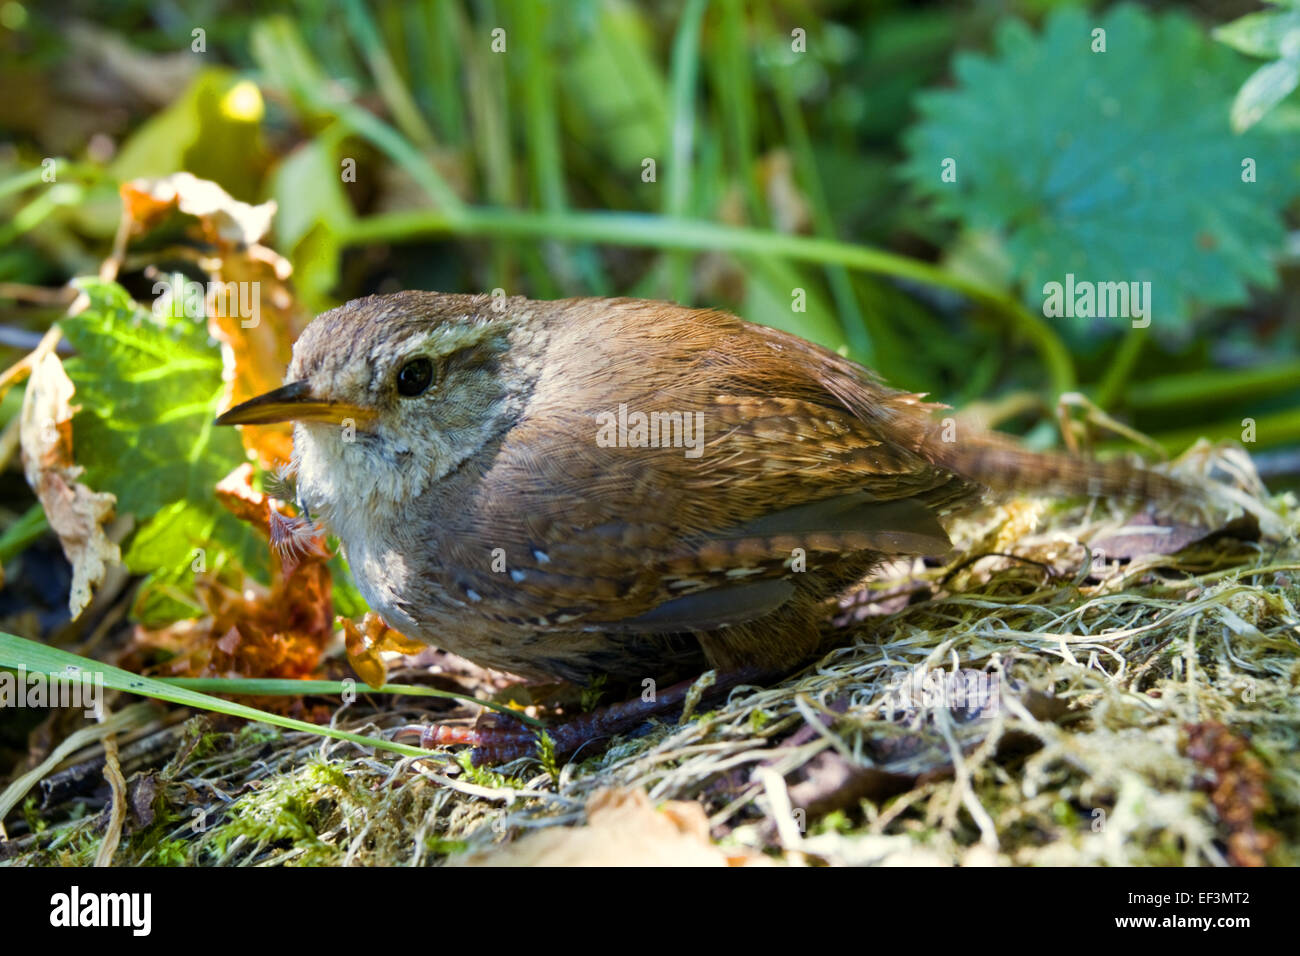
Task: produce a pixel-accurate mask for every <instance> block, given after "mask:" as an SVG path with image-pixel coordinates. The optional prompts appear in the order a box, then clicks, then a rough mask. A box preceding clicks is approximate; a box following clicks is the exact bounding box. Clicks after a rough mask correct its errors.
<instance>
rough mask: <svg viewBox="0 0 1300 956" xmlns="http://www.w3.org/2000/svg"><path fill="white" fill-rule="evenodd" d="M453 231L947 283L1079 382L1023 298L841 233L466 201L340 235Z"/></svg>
mask: <svg viewBox="0 0 1300 956" xmlns="http://www.w3.org/2000/svg"><path fill="white" fill-rule="evenodd" d="M448 235H451V236H494V237H511V238H553V239H564V240H578V241H587V242H604V243H609V244H611V245H623V246H648V247H651V248H658V249H675V250H688V251H695V252H733V253H750V254H754V255H760V256H778V257H783V258H787V259H795V260H799V261H802V262H815V263H819V264H821V265H827V264H830V265H842V266H846V267H847V268H850V269H857V270H860V271H862V272H870V273H875V274H878V275H886V276H893V277H895V278H898V279H912V280H915V281H917V282H922V283H925V284H927V285H937V286H942V287H944V288H948V289H953V290H954V291H956V292H960V293H961V294H963V295H965V296H967V297H969V298H970V299H972V300H974V301H976V302H978V303H980V304H984V305H988V306H989V307H990V308H991V309H992V310H993V311H994V313H996V314H997V315H999V316H1001V317H1002V318H1003V319H1004V320H1005V321H1006V322H1007V323H1008V325H1010V326H1011V328H1012V329H1013V330H1014V332H1016V333H1017V334H1020V335H1022V336H1024V338H1025V339H1026V340H1027V341H1028V342H1029V343H1030V344H1031V345H1032V346H1033V347H1034V348H1035V349H1037V350H1038V352H1039V354H1040V356H1041V357H1042V360H1043V365H1044V367H1045V369H1046V371H1047V375H1048V378H1049V381H1050V383H1051V387H1052V389H1053V392H1054V396H1055V395H1059V394H1060V393H1061V392H1068V391H1070V390H1072V389H1073V388H1074V387H1075V381H1076V379H1075V371H1074V361H1073V359H1071V357H1070V353H1069V351H1068V350H1067V349H1066V347H1065V344H1064V343H1063V342H1062V341H1061V339H1060V338H1059V337H1058V336H1057V334H1056V333H1055V332H1054V331H1053V330H1052V328H1051V327H1050V326H1048V325H1047V323H1045V322H1044V321H1043V320H1042V318H1041V317H1040V316H1037V315H1035V314H1034V313H1032V312H1030V311H1029V310H1028V309H1026V308H1025V307H1024V305H1022V304H1021V303H1020V302H1019V301H1017V300H1016V299H1014V298H1012V297H1010V296H1007V295H1004V294H1002V293H1000V292H998V291H996V290H993V289H989V288H987V287H985V286H982V285H980V284H978V283H975V282H972V281H970V280H968V279H965V278H962V277H961V276H957V275H953V274H951V273H949V272H947V271H945V270H943V269H941V268H939V267H938V266H933V265H930V264H929V263H925V262H919V261H917V260H915V259H909V258H908V257H906V256H900V255H895V254H893V253H889V252H882V251H881V250H879V249H873V248H870V247H868V246H859V245H854V244H852V243H848V242H842V241H839V240H835V239H825V238H820V237H812V236H794V235H787V234H784V233H776V232H770V231H766V230H759V229H742V228H738V227H734V226H724V225H719V224H717V223H712V222H703V221H699V220H689V219H688V220H680V219H669V218H667V217H663V216H654V215H648V214H643V213H608V212H578V211H572V212H567V213H564V214H563V215H556V214H551V213H534V212H528V211H522V210H515V209H493V208H485V207H467V208H466V210H465V213H464V215H463V216H461V217H456V218H454V219H453V218H452V217H449V216H445V215H441V214H438V213H430V212H412V213H387V214H383V215H378V216H370V217H367V218H365V219H361V220H358V221H357V222H356V223H354V224H353V225H352V226H351V227H350V228H349V229H348V230H346V231H345V232H344V233H342V234H341V236H340V241H341V242H343V243H344V244H345V245H347V244H363V243H369V242H395V241H401V240H412V239H421V238H427V237H429V236H448ZM1054 396H1053V397H1054Z"/></svg>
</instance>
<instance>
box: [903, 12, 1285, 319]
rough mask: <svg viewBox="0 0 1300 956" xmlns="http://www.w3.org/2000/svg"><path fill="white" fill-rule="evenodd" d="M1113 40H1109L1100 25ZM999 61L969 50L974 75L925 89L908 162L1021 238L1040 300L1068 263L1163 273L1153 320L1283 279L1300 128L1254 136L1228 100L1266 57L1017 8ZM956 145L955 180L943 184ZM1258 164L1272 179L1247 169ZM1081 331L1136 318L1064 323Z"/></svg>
mask: <svg viewBox="0 0 1300 956" xmlns="http://www.w3.org/2000/svg"><path fill="white" fill-rule="evenodd" d="M1098 27H1100V28H1101V29H1103V30H1104V31H1105V34H1104V36H1105V42H1106V50H1105V52H1093V49H1092V47H1093V44H1094V42H1095V37H1096V36H1097V35H1096V34H1094V30H1096V29H1097V28H1098ZM996 47H997V50H996V53H995V55H994V56H992V57H983V56H971V55H966V56H961V57H959V58H958V59H957V60H956V62H955V64H954V72H955V74H956V77H957V80H958V87H957V88H956V89H953V90H945V91H942V92H932V93H928V94H924V95H923V96H921V97H920V98H919V99H918V106H919V108H920V112H921V114H922V117H923V119H922V121H921V123H920V124H919V125H918V126H916V127H915V128H914V129H913V130H912V131H911V132H910V133H909V135H908V137H907V143H908V151H909V154H910V155H909V160H908V163H907V166H906V174H907V176H908V177H909V178H910V179H911V181H912V183H913V184H914V186H915V188H916V189H917V190H918V191H919V192H920V193H922V194H924V195H927V196H930V197H932V198H933V199H934V200H935V205H936V207H937V209H938V210H939V211H940V212H941V213H943V214H945V215H948V216H951V217H954V218H957V219H959V220H961V221H962V222H963V223H965V224H966V225H967V226H968V227H971V228H975V229H986V230H991V231H995V232H997V233H999V234H1001V235H1003V236H1005V237H1006V249H1007V252H1008V253H1009V255H1010V257H1011V260H1012V262H1013V263H1014V274H1015V277H1016V279H1017V280H1018V281H1019V283H1020V286H1021V289H1022V294H1023V296H1024V298H1025V301H1026V302H1027V303H1029V305H1030V307H1031V308H1034V309H1041V308H1042V306H1043V285H1044V283H1046V282H1062V281H1064V279H1065V277H1066V275H1067V274H1069V273H1073V274H1074V275H1075V276H1076V277H1077V278H1078V279H1082V280H1090V281H1093V282H1108V281H1111V282H1119V281H1123V282H1132V281H1150V282H1151V284H1152V286H1151V294H1152V300H1153V303H1152V305H1153V308H1152V322H1153V326H1154V327H1155V328H1156V329H1157V330H1160V329H1170V328H1177V327H1178V326H1179V325H1180V324H1182V323H1184V322H1185V321H1186V319H1187V317H1188V315H1189V314H1190V313H1191V312H1192V311H1193V309H1195V308H1198V307H1205V306H1216V305H1226V304H1233V303H1238V302H1241V301H1243V300H1244V299H1245V298H1246V296H1247V285H1248V284H1249V283H1256V284H1259V285H1263V286H1269V287H1271V286H1273V285H1275V284H1276V281H1277V279H1276V275H1275V273H1274V271H1273V266H1272V260H1273V257H1274V256H1275V255H1276V254H1277V252H1278V250H1279V249H1280V248H1281V247H1282V244H1283V241H1284V238H1285V229H1284V226H1283V222H1282V219H1281V216H1280V214H1279V210H1280V209H1282V208H1283V207H1284V206H1285V204H1286V202H1287V201H1288V200H1289V199H1290V198H1291V197H1293V196H1295V195H1296V193H1297V192H1298V191H1300V177H1298V176H1297V157H1300V149H1297V143H1296V140H1295V138H1294V136H1286V135H1282V134H1281V133H1280V132H1279V130H1277V129H1276V128H1270V129H1265V125H1266V124H1261V125H1260V126H1259V127H1257V128H1255V129H1252V130H1251V131H1249V132H1248V133H1246V134H1244V135H1240V136H1236V135H1234V134H1233V132H1232V130H1231V129H1230V127H1229V119H1228V117H1229V104H1230V103H1231V102H1232V99H1233V96H1234V95H1235V93H1236V90H1237V89H1238V87H1239V86H1240V84H1241V82H1242V80H1243V79H1244V77H1245V74H1246V72H1247V70H1248V69H1249V65H1248V64H1247V63H1246V62H1245V61H1242V60H1241V59H1240V58H1239V57H1238V56H1237V54H1235V53H1233V52H1232V51H1231V50H1228V49H1227V48H1225V47H1224V46H1222V45H1220V44H1217V43H1214V42H1212V41H1210V40H1209V39H1208V38H1207V37H1206V36H1205V34H1204V33H1203V32H1202V30H1201V29H1200V28H1199V27H1198V26H1197V25H1196V24H1195V23H1193V22H1192V21H1190V20H1188V19H1186V18H1184V17H1182V16H1180V15H1174V14H1170V15H1162V16H1159V17H1152V16H1150V15H1148V14H1147V13H1145V12H1143V11H1142V10H1139V9H1137V8H1135V7H1132V6H1118V7H1115V8H1113V9H1111V10H1110V11H1108V12H1107V13H1106V14H1105V15H1104V16H1102V17H1101V18H1100V19H1097V18H1095V17H1094V16H1093V15H1091V14H1088V13H1085V12H1083V11H1081V10H1078V9H1062V10H1058V11H1056V12H1055V13H1054V14H1053V15H1052V16H1051V17H1050V18H1049V20H1048V22H1047V24H1046V26H1045V28H1044V30H1043V32H1042V33H1041V34H1038V35H1036V34H1034V33H1033V32H1032V31H1030V30H1029V29H1028V28H1027V27H1026V26H1025V25H1024V24H1023V23H1020V22H1018V21H1011V22H1010V23H1008V24H1006V25H1004V27H1003V28H1002V29H1001V30H1000V31H999V33H998V36H997V42H996ZM945 158H951V159H953V160H955V162H956V171H957V180H956V182H944V181H942V180H941V177H940V171H941V168H942V166H941V164H942V163H943V161H944V160H945ZM1247 160H1250V161H1253V167H1252V168H1254V169H1255V170H1256V171H1257V176H1256V177H1255V181H1247V180H1248V177H1245V176H1244V175H1243V163H1245V162H1246V161H1247ZM1053 321H1055V322H1059V323H1062V326H1063V329H1064V331H1065V332H1066V334H1067V335H1070V336H1071V337H1072V338H1073V339H1074V340H1075V341H1076V343H1077V342H1079V341H1081V340H1083V339H1084V338H1085V337H1086V336H1087V335H1088V333H1089V332H1093V331H1096V330H1098V329H1105V330H1107V331H1114V332H1117V331H1119V330H1120V329H1122V328H1124V327H1126V326H1127V325H1128V324H1129V323H1128V322H1127V321H1126V320H1124V319H1118V320H1117V319H1114V318H1111V319H1100V320H1092V322H1091V323H1090V321H1089V320H1086V319H1054V320H1053Z"/></svg>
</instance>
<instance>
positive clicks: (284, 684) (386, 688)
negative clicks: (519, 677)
mask: <svg viewBox="0 0 1300 956" xmlns="http://www.w3.org/2000/svg"><path fill="white" fill-rule="evenodd" d="M157 680H159V681H161V682H162V683H164V684H170V685H171V686H173V687H185V688H188V689H189V690H196V691H199V692H200V693H205V694H245V695H248V696H250V697H297V696H300V695H302V694H316V695H320V696H342V695H343V694H345V693H349V692H352V693H357V694H402V695H405V696H407V697H441V698H444V699H446V700H459V701H463V702H465V703H467V704H474V705H476V706H479V707H484V708H487V709H488V710H495V711H497V712H499V713H502V714H506V715H508V716H510V717H513V718H515V719H516V720H519V721H521V722H522V723H525V724H531V725H532V726H534V727H545V726H546V723H545V722H544V721H541V720H538V719H537V718H536V717H529V716H528V715H527V714H523V713H520V712H519V711H517V710H515V709H514V708H512V707H507V706H506V705H505V704H498V703H495V702H493V701H490V700H479V699H478V698H477V697H475V696H474V695H472V694H457V693H456V692H454V691H450V690H438V688H436V687H424V686H422V685H420V684H384V685H383V686H382V687H370V686H368V685H366V684H360V683H353V684H348V683H346V682H344V681H339V680H291V679H288V678H276V677H159V678H157Z"/></svg>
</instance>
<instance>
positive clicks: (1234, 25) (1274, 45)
mask: <svg viewBox="0 0 1300 956" xmlns="http://www.w3.org/2000/svg"><path fill="white" fill-rule="evenodd" d="M1292 34H1294V35H1295V36H1296V37H1300V12H1288V13H1280V12H1277V11H1265V12H1262V13H1248V14H1246V15H1245V16H1244V17H1241V18H1240V19H1237V20H1233V21H1232V22H1231V23H1225V24H1224V25H1223V26H1221V27H1218V28H1216V29H1215V30H1214V33H1213V35H1214V39H1216V40H1218V41H1219V42H1220V43H1226V44H1227V45H1228V46H1230V47H1232V48H1233V49H1234V50H1240V51H1241V52H1242V53H1245V54H1246V55H1247V56H1257V57H1262V58H1264V59H1267V60H1272V59H1275V58H1277V57H1280V56H1282V55H1283V45H1284V44H1283V41H1284V40H1285V41H1286V45H1287V46H1288V48H1289V45H1290V44H1291V43H1294V42H1295V40H1293V39H1291V35H1292Z"/></svg>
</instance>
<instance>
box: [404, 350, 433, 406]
mask: <svg viewBox="0 0 1300 956" xmlns="http://www.w3.org/2000/svg"><path fill="white" fill-rule="evenodd" d="M431 384H433V363H432V362H431V361H429V360H428V359H427V358H417V359H411V361H409V362H407V363H406V364H405V365H403V366H402V368H401V370H400V371H399V372H398V373H397V392H398V394H399V395H405V396H406V397H407V398H412V397H413V396H416V395H419V394H420V393H421V392H423V391H424V390H425V389H426V388H428V387H429V386H430V385H431Z"/></svg>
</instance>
